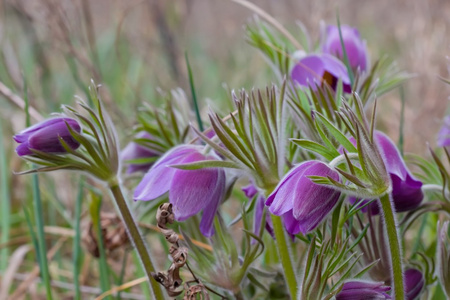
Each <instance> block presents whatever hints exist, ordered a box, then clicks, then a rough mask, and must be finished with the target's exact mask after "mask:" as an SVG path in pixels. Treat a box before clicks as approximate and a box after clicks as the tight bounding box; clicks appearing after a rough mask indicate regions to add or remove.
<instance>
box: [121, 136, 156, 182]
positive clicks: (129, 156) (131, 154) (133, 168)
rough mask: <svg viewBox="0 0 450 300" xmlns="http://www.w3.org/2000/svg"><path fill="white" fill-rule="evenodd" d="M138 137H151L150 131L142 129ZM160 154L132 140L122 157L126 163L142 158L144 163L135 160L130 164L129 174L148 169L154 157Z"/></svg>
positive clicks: (123, 151)
mask: <svg viewBox="0 0 450 300" xmlns="http://www.w3.org/2000/svg"><path fill="white" fill-rule="evenodd" d="M136 138H139V139H151V136H150V134H149V133H147V132H144V131H142V132H140V133H138V134H137V135H136ZM160 155H161V154H160V153H159V152H156V151H154V150H151V149H149V148H146V147H144V146H142V145H140V144H138V143H136V142H131V143H129V144H128V145H127V146H126V147H125V148H124V149H123V150H122V152H121V153H120V159H121V160H122V161H123V162H125V163H127V161H131V160H142V163H138V162H133V163H129V164H128V167H127V174H131V173H134V172H145V171H147V170H148V169H149V168H150V167H151V166H152V165H153V161H152V158H156V157H158V156H160Z"/></svg>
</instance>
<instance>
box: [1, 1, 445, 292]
mask: <svg viewBox="0 0 450 300" xmlns="http://www.w3.org/2000/svg"><path fill="white" fill-rule="evenodd" d="M81 2H83V4H82V5H85V3H84V2H86V1H81ZM153 2H155V3H153V4H152V5H155V7H152V13H153V12H155V16H157V15H158V14H159V12H158V10H157V9H155V10H153V8H158V7H157V6H158V4H156V2H158V1H153ZM234 2H237V3H240V4H242V5H244V6H245V7H247V8H251V9H253V11H254V12H256V13H258V14H259V15H260V17H261V18H262V20H260V19H258V18H254V19H253V21H251V22H250V23H249V25H248V26H247V27H246V34H247V40H248V42H249V43H250V44H251V45H252V46H253V47H255V48H257V50H259V52H261V53H262V54H263V55H264V56H265V59H266V60H267V61H268V62H269V65H268V66H267V70H271V71H272V73H268V72H261V74H264V75H267V74H269V75H270V78H271V80H273V83H271V84H268V85H267V87H261V86H260V88H253V89H241V90H229V91H227V92H226V93H220V92H217V93H214V94H213V95H210V96H213V98H211V99H210V98H207V100H205V99H200V98H198V97H197V95H202V96H206V94H207V93H206V92H205V90H203V89H201V90H197V89H196V86H195V82H194V81H195V80H199V79H203V80H206V79H208V80H209V79H210V78H206V77H205V76H196V72H194V71H195V70H196V69H197V68H191V65H190V63H189V60H188V55H187V54H186V55H185V63H186V69H187V71H186V72H184V71H182V70H181V67H180V66H179V65H178V64H179V59H174V58H176V57H177V55H176V53H175V52H176V51H174V52H173V53H172V52H171V51H168V54H170V60H168V61H169V63H170V65H171V66H172V71H173V72H174V74H173V75H174V76H173V78H176V80H180V83H181V84H182V85H184V86H189V88H190V92H189V93H188V92H184V91H182V90H181V89H175V90H172V91H170V92H165V91H163V90H162V89H157V90H156V92H155V93H154V92H153V91H152V92H151V93H150V92H149V91H148V90H147V89H141V88H140V86H141V85H145V84H141V82H142V83H143V82H145V83H147V82H148V80H147V79H148V78H145V80H143V79H142V78H140V79H139V81H136V80H135V79H136V78H134V77H133V76H134V75H133V76H132V77H133V78H122V80H121V81H120V84H119V83H118V84H116V85H110V84H109V83H108V80H111V79H110V77H113V76H109V75H110V73H109V72H113V71H111V70H115V69H108V68H102V70H99V72H93V74H94V75H93V76H94V77H95V78H102V80H104V81H105V86H106V87H107V88H106V87H105V90H102V89H101V88H100V86H98V85H96V84H94V83H93V82H92V84H91V86H90V87H89V88H86V89H84V87H83V89H82V90H83V91H85V94H86V95H85V96H86V97H85V98H86V101H83V100H80V101H78V102H77V104H76V105H74V106H69V105H63V106H62V112H61V113H60V114H58V115H56V116H54V117H52V118H48V119H46V120H44V121H42V122H38V123H37V124H35V125H32V126H29V123H30V122H29V120H28V122H27V126H25V127H28V128H27V129H25V130H23V131H21V132H19V133H17V134H16V135H14V136H13V139H14V140H15V142H16V143H17V148H16V153H17V155H18V156H19V157H20V158H21V159H22V160H24V161H27V162H28V163H29V164H28V165H27V167H28V168H29V169H28V170H27V169H25V171H23V172H21V173H19V174H30V173H32V174H33V175H32V179H33V181H32V189H31V190H32V198H33V205H28V206H27V205H22V206H20V205H16V206H14V207H13V208H14V209H16V207H21V209H22V207H23V214H22V211H18V212H16V213H14V214H10V211H11V210H10V207H7V205H6V204H5V203H6V202H2V205H1V206H0V208H1V209H2V211H1V215H2V218H0V223H1V225H3V224H6V223H8V224H7V225H8V226H9V225H11V224H16V223H17V222H21V221H22V219H23V218H26V221H27V226H28V228H29V230H30V235H29V238H28V237H27V243H29V245H26V247H22V246H20V247H17V248H12V249H10V248H11V247H16V246H15V243H16V242H15V241H16V240H14V243H13V242H10V241H7V240H6V241H5V239H4V238H3V236H5V235H4V233H5V232H7V233H8V234H9V227H8V226H1V233H0V245H2V247H0V248H1V249H0V274H2V275H4V276H3V277H4V278H2V282H1V284H2V285H1V287H0V289H1V290H0V299H6V298H8V296H11V298H12V299H16V298H17V299H20V298H23V297H25V295H22V294H21V293H22V291H24V290H27V289H29V290H30V293H31V294H30V296H28V297H29V298H30V297H31V298H42V297H43V296H42V294H43V292H42V291H44V289H43V288H41V285H42V286H43V287H45V296H46V297H47V298H48V299H53V298H52V297H53V296H55V297H56V296H57V297H58V299H59V298H74V299H77V300H78V299H85V298H92V295H90V294H89V293H92V294H95V297H98V299H106V298H108V297H115V298H121V297H123V298H127V299H158V300H159V299H167V298H168V297H183V299H186V300H187V299H199V298H202V299H239V300H245V299H293V300H294V299H302V300H331V299H336V300H346V299H356V300H364V299H395V300H405V299H407V300H418V299H422V298H424V297H429V298H430V299H444V298H445V296H447V297H448V296H450V275H449V274H450V267H449V266H450V265H449V263H450V256H449V252H450V248H449V235H448V226H449V223H448V221H446V220H447V219H448V216H449V215H450V171H449V168H448V166H449V164H450V152H449V149H450V148H448V147H447V146H448V145H449V144H450V143H449V141H448V140H449V139H448V136H449V129H448V128H447V127H449V126H448V125H449V124H448V123H449V122H448V121H449V120H448V118H447V119H445V122H444V126H443V128H442V129H441V131H440V133H439V139H438V145H439V146H441V147H439V148H438V149H436V150H432V149H431V147H430V153H431V155H428V156H424V157H420V156H414V155H410V154H404V151H405V149H404V145H407V143H405V142H404V140H407V139H408V138H409V137H408V136H406V135H404V132H407V130H403V128H404V127H405V126H406V125H407V123H400V126H399V128H401V129H402V130H401V132H400V135H399V136H400V139H399V141H398V142H396V141H395V140H393V139H392V137H395V136H396V134H395V133H393V131H394V129H395V128H397V127H396V126H391V125H392V122H391V121H390V122H384V119H383V118H384V116H380V115H377V111H380V109H379V106H383V105H385V106H386V105H388V106H391V105H392V106H395V107H396V104H393V103H385V102H383V101H384V100H383V98H382V97H381V96H382V95H383V94H384V93H386V92H388V91H390V90H392V89H394V88H396V87H397V86H399V85H400V84H401V83H402V82H404V80H405V79H406V78H408V76H410V75H408V74H406V73H401V72H399V71H398V69H397V68H396V67H395V65H394V64H393V63H391V62H390V61H389V60H387V59H384V58H382V59H379V60H374V61H373V62H370V61H369V54H368V53H369V52H368V49H367V48H368V47H367V45H366V41H365V40H364V38H363V36H365V32H364V30H361V32H359V31H358V30H357V29H356V28H353V27H350V26H348V25H340V21H339V19H338V20H337V24H338V25H337V26H335V25H328V26H323V27H322V29H323V30H322V32H321V36H320V37H319V36H316V37H314V36H309V35H308V34H307V33H306V32H304V31H303V30H300V31H298V30H297V31H296V33H291V32H290V31H288V30H287V29H285V28H284V27H283V26H282V25H281V24H280V23H279V22H278V21H277V20H276V19H274V18H272V17H270V16H269V15H268V14H267V13H264V12H262V11H261V10H260V9H259V8H257V7H256V4H251V3H249V2H248V1H247V0H236V1H234ZM84 14H87V12H86V10H85V9H83V15H84ZM86 18H87V19H89V18H88V16H86ZM157 21H158V22H157V23H158V24H159V23H161V22H162V23H165V22H166V21H167V20H166V19H165V18H158V19H157ZM128 25H129V24H128V23H127V26H128ZM166 25H167V24H166ZM127 26H124V27H127ZM171 26H172V25H171ZM171 26H166V27H164V28H165V29H164V30H163V31H164V34H163V35H161V36H164V37H167V40H164V42H168V43H169V44H170V41H171V39H170V38H169V37H170V35H169V33H170V32H169V31H170V30H169V29H170V28H171ZM289 27H291V26H289ZM62 28H63V29H64V28H65V27H62ZM317 29H319V26H317ZM166 31H167V32H166ZM319 31H320V30H316V32H319ZM136 34H137V33H136ZM30 36H31V35H30ZM87 36H88V40H89V42H90V43H91V44H92V47H93V48H95V47H94V45H96V44H98V43H96V42H95V39H94V36H93V32H88V34H87ZM121 39H122V37H121V36H120V38H117V43H121ZM69 40H70V39H69ZM127 41H128V40H127ZM368 41H369V43H368V45H369V46H370V44H371V43H372V42H370V39H368ZM130 42H131V40H130ZM119 46H121V45H119V44H118V45H117V47H116V48H115V50H116V51H112V52H113V53H114V55H116V54H117V57H120V61H121V64H120V68H118V69H117V70H120V72H118V73H120V74H121V75H122V76H123V74H122V73H124V74H134V73H135V72H136V74H138V73H140V72H147V71H148V70H147V68H146V67H142V68H141V65H142V62H146V61H148V60H146V59H143V60H133V61H131V60H130V61H128V60H127V59H125V57H123V56H122V55H124V54H125V53H126V52H127V51H128V50H130V51H131V49H129V48H123V47H119ZM170 47H171V46H170ZM170 47H169V48H170ZM72 48H73V47H72ZM72 48H71V49H72ZM130 48H131V47H130ZM75 50H76V49H74V50H73V51H75ZM91 50H92V57H93V58H95V59H94V60H95V63H93V64H92V68H95V67H96V66H97V65H98V64H101V63H103V62H105V61H108V62H111V61H112V60H114V59H113V58H111V57H109V56H108V57H103V55H104V53H103V52H99V53H97V52H96V51H94V49H91ZM125 50H127V51H125ZM169 50H170V49H169ZM107 52H108V53H110V52H111V51H107ZM119 54H120V55H119ZM97 55H100V56H102V57H97ZM85 56H86V55H84V54H83V56H81V57H85ZM172 56H173V57H172ZM74 57H75V58H76V59H78V57H79V56H75V55H74ZM86 57H88V56H86ZM89 57H90V56H89ZM114 57H115V56H114ZM194 57H197V56H194ZM70 58H71V57H70ZM85 63H86V65H87V66H89V70H90V68H91V67H90V66H91V64H90V62H89V61H85ZM111 63H112V62H111ZM249 63H250V62H249ZM70 65H71V67H72V75H73V76H74V78H76V79H77V83H80V82H79V81H80V78H83V77H82V76H81V77H80V76H79V74H78V73H77V72H78V71H77V70H78V69H77V68H76V66H73V65H72V64H70ZM155 66H156V65H155ZM158 66H159V65H158ZM136 67H137V68H138V69H136ZM242 67H243V68H246V70H245V71H246V72H247V71H248V72H252V70H253V69H252V68H251V66H250V65H249V66H247V65H243V66H242ZM262 67H263V66H258V68H262ZM124 68H125V70H126V72H123V71H124ZM270 68H271V69H270ZM44 69H45V68H43V72H44V71H45V70H44ZM150 69H151V68H150ZM137 70H138V71H137ZM155 70H158V72H159V71H160V70H159V69H157V68H155ZM197 70H200V68H198V69H197ZM214 70H215V68H214ZM242 70H243V69H242ZM258 70H259V69H258ZM90 71H91V70H90ZM100 71H101V72H100ZM259 71H261V70H259ZM198 72H202V71H198ZM175 73H176V76H175ZM208 74H209V75H210V76H212V75H211V74H215V73H214V72H213V73H211V74H210V73H208ZM236 74H237V73H236ZM242 74H246V73H245V72H243V73H239V74H237V75H236V76H235V77H234V78H235V79H236V80H238V82H237V85H236V83H234V86H238V87H239V86H247V85H248V83H249V82H250V83H251V82H252V80H254V79H255V78H254V77H251V78H250V81H248V80H244V81H242V82H240V81H239V80H241V79H245V78H243V77H242V76H243V75H242ZM114 75H115V74H114ZM184 75H186V76H184ZM127 76H128V75H127ZM139 76H140V75H139ZM185 77H186V78H185ZM162 78H171V77H170V76H163V77H162ZM205 78H206V79H205ZM141 79H142V80H141ZM194 79H195V80H194ZM183 80H185V81H186V82H183ZM258 80H261V78H260V77H258ZM444 81H445V80H444ZM258 82H259V81H258ZM0 83H1V82H0ZM160 83H161V85H162V86H167V85H169V83H168V82H165V81H164V82H160ZM203 86H208V88H214V84H213V81H211V82H209V81H205V82H202V87H203ZM3 92H4V87H3V86H2V85H1V84H0V94H4V93H3ZM33 92H35V89H33ZM225 94H226V97H225V96H223V95H225ZM100 95H104V96H105V97H104V99H105V100H104V101H103V100H102V99H101V97H100ZM395 95H396V94H395V93H392V94H391V98H390V99H389V101H394V100H395V99H394V98H395ZM144 98H145V99H146V98H149V101H148V102H144V103H141V102H139V104H138V103H135V102H133V101H141V100H140V99H144ZM78 99H81V98H78ZM120 99H126V104H124V103H123V102H125V101H118V100H120ZM216 99H219V100H220V101H216ZM116 100H117V102H115V101H116ZM205 101H208V104H209V107H207V106H208V105H206V103H205ZM106 104H107V105H106ZM402 105H404V102H402ZM24 106H25V107H29V103H28V104H27V105H24ZM136 107H139V108H138V111H137V113H136V114H134V112H133V114H132V113H131V111H130V109H134V108H136ZM399 107H400V106H399ZM28 110H29V109H28ZM381 111H384V110H381ZM403 112H404V110H401V113H403ZM110 113H111V117H110V115H109V114H110ZM27 119H28V118H27ZM399 119H400V120H401V121H400V122H404V121H403V120H404V118H403V117H399ZM124 128H125V129H124ZM380 128H388V129H389V130H387V131H386V132H387V133H385V132H383V131H381V130H380ZM127 134H128V135H129V136H128V137H127V136H126V135H127ZM388 134H389V135H388ZM435 136H436V135H435ZM119 141H123V142H124V143H123V144H122V147H121V145H119ZM3 148H5V147H3V146H2V145H1V144H0V150H2V149H3ZM1 157H2V152H1V151H0V158H1ZM3 161H5V162H7V160H5V159H3V160H2V162H3ZM13 161H17V160H13ZM4 165H6V164H4ZM2 166H3V165H2ZM5 170H6V168H5V167H2V168H1V170H0V171H2V172H1V174H2V176H3V175H4V174H6V175H8V172H6V171H5ZM53 171H60V172H62V171H75V172H78V173H79V175H77V176H71V177H70V180H67V178H65V177H64V176H46V175H44V176H43V177H44V178H43V182H45V185H43V184H42V185H39V180H38V174H37V173H45V172H53ZM60 174H61V173H60ZM59 177H61V178H59ZM3 178H4V177H2V180H0V184H1V185H2V187H4V186H6V187H8V184H9V183H10V182H13V181H10V180H3ZM5 178H6V177H5ZM52 180H56V182H58V184H51V183H52V182H51V181H52ZM14 182H15V181H14ZM60 182H63V183H64V184H59V183H60ZM74 182H75V183H77V184H76V185H74ZM248 183H250V184H249V185H247V186H245V184H248ZM77 187H78V188H77ZM46 189H47V190H46ZM23 190H24V191H23V192H22V191H21V193H15V194H14V197H15V198H17V197H19V196H20V195H25V194H24V193H27V192H28V189H25V188H24V189H23ZM4 191H6V190H2V196H4V197H5V199H6V198H7V196H8V195H7V191H6V192H4ZM44 191H45V193H44ZM41 192H42V197H41ZM68 193H72V194H73V197H71V198H70V199H68V200H67V201H64V202H63V205H62V204H60V203H59V202H57V200H56V199H53V198H55V197H58V198H60V197H62V196H64V195H66V194H68ZM72 198H74V199H76V203H75V205H74V207H73V209H72V207H71V202H70V200H71V199H72ZM102 204H105V205H102ZM29 210H33V212H34V213H35V214H34V218H33V217H30V214H29ZM112 210H115V212H114V213H113V212H112ZM55 211H56V212H57V213H60V214H61V216H58V217H55V215H54V213H55ZM10 215H11V216H13V217H12V218H10V219H11V220H13V221H9V217H10ZM155 217H156V218H155ZM86 219H89V220H86ZM4 220H6V221H4ZM34 220H36V223H34ZM47 220H48V222H51V224H47ZM438 221H439V223H438V224H442V225H438V226H436V223H437V222H438ZM84 224H88V227H87V230H84V231H83V232H85V233H84V234H83V235H82V234H81V231H82V230H81V227H82V225H84ZM47 225H48V226H47ZM56 225H57V226H56ZM11 232H12V231H11ZM17 232H22V231H17ZM35 233H36V234H35ZM19 238H21V237H20V236H17V240H19ZM72 240H73V253H71V252H70V250H69V249H68V248H67V245H69V244H70V243H69V241H72ZM81 241H84V245H85V247H86V248H87V251H86V254H84V255H82V248H81V246H80V245H82V244H83V243H81ZM30 245H33V246H35V247H36V249H35V251H34V252H33V253H34V254H35V255H30V257H31V258H33V259H34V257H36V258H37V259H38V263H39V264H38V265H39V268H40V272H39V276H41V277H40V278H39V280H37V279H36V276H37V274H38V273H36V272H35V271H33V273H30V275H26V276H27V277H26V278H29V279H26V280H25V281H24V283H20V282H21V281H20V280H22V275H21V274H18V273H17V272H16V270H19V271H20V272H22V271H24V272H25V269H26V267H27V266H28V265H30V266H35V265H36V264H35V262H34V261H33V263H29V264H26V265H25V264H24V265H23V266H20V268H18V267H17V266H16V265H15V264H16V262H18V261H21V260H28V262H30V261H31V258H28V256H29V255H27V254H26V253H27V252H26V251H29V249H30V247H31V246H30ZM70 246H72V244H70ZM47 247H52V248H51V249H50V250H49V251H47ZM6 250H7V251H6ZM25 250H26V251H25ZM10 253H14V254H12V256H11V257H12V258H11V259H10V260H8V258H9V255H10ZM69 253H70V255H68V254H69ZM72 254H73V255H72ZM55 255H57V259H58V260H59V261H58V263H55V261H50V260H52V259H55V257H54V256H55ZM89 255H90V256H89ZM91 256H92V257H91ZM435 258H437V259H435ZM68 259H70V260H71V262H72V264H71V263H68ZM83 259H84V262H83ZM94 259H95V263H98V268H97V265H95V266H96V269H95V272H91V271H92V269H91V267H90V264H89V262H92V261H93V260H94ZM3 261H6V262H8V261H11V263H10V265H7V264H6V263H4V262H3ZM436 262H437V263H436ZM69 267H70V269H71V270H72V269H73V274H72V273H68V268H69ZM12 271H14V272H15V273H14V272H13V273H14V274H15V275H14V274H13V273H11V272H12ZM16 273H17V274H16ZM8 274H9V275H8ZM11 274H12V275H14V276H12V275H11ZM33 274H34V275H33ZM19 275H20V276H19ZM81 275H83V276H81ZM87 275H88V276H87ZM144 275H145V276H144ZM23 276H25V275H23ZM28 276H31V277H28ZM86 276H87V277H86ZM142 276H144V277H142ZM13 279H14V280H13ZM31 279H32V280H33V282H34V283H33V285H32V288H28V286H27V287H25V283H27V284H28V282H31V281H30V280H31ZM63 280H68V281H72V280H73V284H72V282H70V284H69V283H68V282H62V281H63ZM9 281H11V282H13V285H14V288H6V289H3V286H4V284H5V282H7V283H8V282H9ZM16 281H17V282H16ZM143 283H145V284H147V286H144V285H143ZM97 285H98V286H97ZM66 288H67V289H68V290H69V289H70V291H65V290H64V289H66ZM13 290H14V291H13ZM72 290H73V291H74V292H72ZM5 291H6V292H5ZM10 291H12V294H11V295H9V294H8V293H9V292H10ZM5 293H6V294H5ZM44 298H45V297H44ZM180 299H181V298H180Z"/></svg>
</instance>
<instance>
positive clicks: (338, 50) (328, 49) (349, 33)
mask: <svg viewBox="0 0 450 300" xmlns="http://www.w3.org/2000/svg"><path fill="white" fill-rule="evenodd" d="M341 33H342V40H343V42H344V46H345V52H347V57H348V60H349V63H350V66H351V67H352V69H353V70H357V69H358V68H359V69H360V70H361V71H365V70H366V69H367V56H368V55H367V47H366V43H365V41H363V40H361V37H360V35H359V32H358V29H356V28H353V27H350V26H348V25H342V26H341ZM322 51H323V52H324V53H328V54H331V55H334V56H336V57H337V58H339V59H340V60H342V61H343V60H344V53H343V51H342V44H341V39H340V37H339V28H338V27H337V26H333V25H329V26H328V27H327V28H326V33H325V38H324V39H323V40H322Z"/></svg>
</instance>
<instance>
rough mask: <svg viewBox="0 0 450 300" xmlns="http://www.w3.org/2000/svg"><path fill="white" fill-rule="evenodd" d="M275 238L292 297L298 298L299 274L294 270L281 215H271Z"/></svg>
mask: <svg viewBox="0 0 450 300" xmlns="http://www.w3.org/2000/svg"><path fill="white" fill-rule="evenodd" d="M271 217H272V223H273V230H274V232H275V239H276V242H277V248H278V255H279V256H280V260H281V265H282V267H283V272H284V277H285V280H286V283H287V285H288V289H289V293H290V295H291V299H297V276H296V275H295V272H294V263H293V261H292V259H291V253H290V247H289V245H288V241H287V239H286V234H285V232H284V226H283V222H282V221H281V217H279V216H275V215H271Z"/></svg>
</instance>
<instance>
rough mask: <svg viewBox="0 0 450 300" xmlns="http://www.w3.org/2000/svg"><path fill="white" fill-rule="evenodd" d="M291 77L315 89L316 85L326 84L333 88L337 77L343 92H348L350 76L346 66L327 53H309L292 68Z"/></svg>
mask: <svg viewBox="0 0 450 300" xmlns="http://www.w3.org/2000/svg"><path fill="white" fill-rule="evenodd" d="M291 78H292V80H293V81H295V82H296V83H298V84H300V85H302V86H305V87H311V88H312V89H313V90H315V89H316V85H318V86H323V85H324V84H328V85H329V86H330V87H331V88H333V89H335V88H336V86H337V83H338V81H339V79H340V80H341V81H342V83H343V85H344V92H347V93H350V92H351V86H350V78H349V77H348V73H347V68H346V67H345V65H344V64H343V63H342V62H341V61H340V60H338V59H337V58H336V57H334V56H332V55H329V54H311V55H308V56H305V57H303V58H302V59H300V60H299V61H298V63H297V64H296V65H295V67H294V68H293V69H292V72H291Z"/></svg>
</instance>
